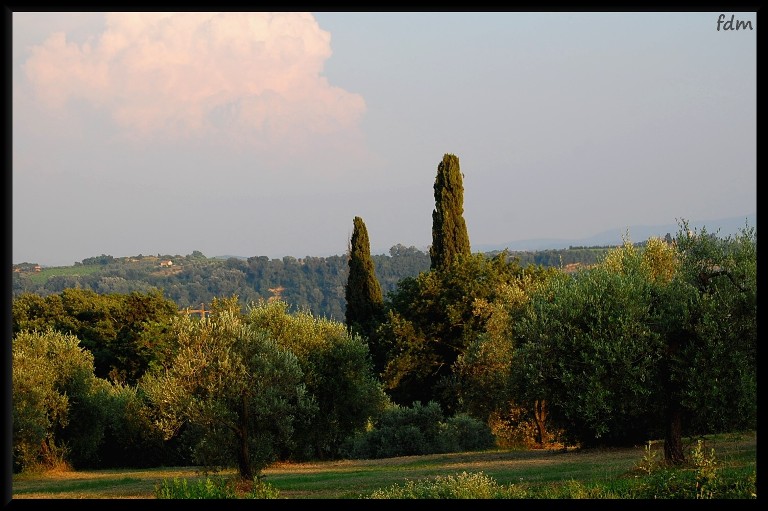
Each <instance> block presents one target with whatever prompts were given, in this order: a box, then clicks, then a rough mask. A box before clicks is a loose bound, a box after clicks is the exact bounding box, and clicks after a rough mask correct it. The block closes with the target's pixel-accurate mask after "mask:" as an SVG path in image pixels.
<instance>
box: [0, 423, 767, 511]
mask: <svg viewBox="0 0 768 511" xmlns="http://www.w3.org/2000/svg"><path fill="white" fill-rule="evenodd" d="M694 444H695V440H688V442H687V444H686V449H690V448H691V447H692V446H693V445H694ZM756 444H757V436H756V433H745V434H738V435H719V436H716V437H708V438H707V439H706V449H707V451H709V449H711V448H713V449H715V452H716V457H717V461H718V463H719V464H720V466H721V467H723V468H724V469H725V468H727V469H734V470H746V471H749V470H752V471H754V469H755V467H756V462H757V461H756V460H757V452H756ZM661 448H662V447H661V443H657V444H655V445H654V446H653V449H656V450H659V449H661ZM644 456H645V446H637V447H633V448H622V449H584V450H570V451H567V452H563V451H557V452H555V451H543V450H493V451H485V452H477V453H454V454H435V455H428V456H407V457H399V458H389V459H383V460H341V461H329V462H313V463H279V464H275V465H273V466H272V467H270V468H268V469H267V470H265V471H264V475H265V479H264V480H265V481H266V482H268V483H269V484H271V485H272V486H273V487H275V488H276V489H278V490H279V492H280V498H284V499H307V498H316V499H354V498H360V497H361V496H362V495H366V494H369V493H370V492H372V491H373V490H376V489H381V488H387V487H390V486H392V485H396V484H398V485H399V484H404V483H405V482H406V481H408V480H419V479H423V478H430V477H435V476H448V475H456V474H460V473H462V472H467V473H472V472H482V473H483V474H486V475H488V476H490V477H492V478H493V479H495V480H496V482H498V483H499V484H501V485H509V484H516V485H531V486H542V485H556V484H559V483H567V482H569V481H578V482H580V483H584V484H593V483H601V484H604V485H606V486H616V485H622V484H626V481H627V480H628V479H630V478H633V477H638V470H637V468H638V465H639V464H640V462H641V461H642V460H643V457H644ZM220 475H222V476H224V477H232V476H235V475H236V474H235V472H234V471H233V470H228V471H226V472H223V473H222V474H220ZM200 477H203V476H202V474H200V473H199V472H198V471H197V470H196V468H195V467H181V468H180V467H175V468H156V469H147V470H136V469H131V470H95V471H72V472H55V473H47V474H36V475H35V474H23V475H15V476H14V477H13V498H14V499H26V498H37V499H81V498H94V499H99V498H106V499H132V498H150V499H151V498H154V496H155V494H154V490H155V487H156V486H157V485H159V484H161V483H162V481H163V480H166V481H172V480H173V479H176V478H178V479H197V478H200Z"/></svg>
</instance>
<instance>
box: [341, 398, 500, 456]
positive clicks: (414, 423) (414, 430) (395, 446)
mask: <svg viewBox="0 0 768 511" xmlns="http://www.w3.org/2000/svg"><path fill="white" fill-rule="evenodd" d="M494 446H495V438H494V437H493V435H492V434H491V431H490V429H489V428H488V426H487V425H486V424H485V423H483V422H481V421H478V420H477V419H474V418H472V417H469V416H466V415H457V416H454V417H449V418H447V419H446V418H445V417H444V416H443V412H442V410H441V409H440V406H439V405H438V404H437V403H436V402H434V401H431V402H429V403H427V404H426V405H423V404H421V403H420V402H417V403H414V404H413V405H412V406H410V407H403V406H400V405H392V406H390V407H389V408H388V409H387V410H385V411H384V413H383V414H382V415H381V417H380V418H379V419H378V420H377V421H375V422H373V423H372V424H371V426H370V428H368V430H366V431H364V432H359V433H357V434H356V435H353V436H352V437H350V438H349V439H347V442H346V443H345V446H344V453H345V454H346V455H347V456H348V457H350V458H358V459H359V458H391V457H395V456H412V455H421V454H435V453H445V452H463V451H472V450H482V449H489V448H492V447H494Z"/></svg>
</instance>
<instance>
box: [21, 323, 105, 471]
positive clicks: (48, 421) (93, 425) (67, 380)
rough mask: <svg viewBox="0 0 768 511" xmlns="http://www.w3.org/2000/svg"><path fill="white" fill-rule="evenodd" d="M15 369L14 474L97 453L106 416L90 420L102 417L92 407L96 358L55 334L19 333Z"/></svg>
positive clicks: (65, 336) (75, 341)
mask: <svg viewBox="0 0 768 511" xmlns="http://www.w3.org/2000/svg"><path fill="white" fill-rule="evenodd" d="M11 369H12V373H13V374H12V379H13V389H12V395H13V400H12V401H13V465H14V471H17V472H18V471H23V470H35V469H38V468H39V467H54V466H57V465H61V464H63V463H68V461H69V460H70V459H71V456H73V455H74V457H75V458H76V459H78V461H81V460H87V459H88V457H89V455H93V453H94V451H95V449H96V448H97V446H98V443H99V441H100V439H101V435H103V423H102V422H101V420H103V417H93V416H92V415H94V414H98V413H99V412H98V408H96V407H94V406H93V405H94V404H95V402H96V401H97V400H98V399H99V393H100V388H99V386H98V385H97V381H96V378H95V377H94V375H93V356H92V355H91V354H90V353H89V352H88V351H86V350H84V349H83V348H82V347H81V346H80V343H79V340H78V339H77V338H76V337H75V336H73V335H68V334H62V333H59V332H55V331H53V330H47V331H44V332H27V331H23V332H19V333H17V334H16V335H15V336H14V338H13V346H12V362H11ZM89 415H91V417H89ZM68 444H70V445H73V447H74V448H71V447H70V445H68Z"/></svg>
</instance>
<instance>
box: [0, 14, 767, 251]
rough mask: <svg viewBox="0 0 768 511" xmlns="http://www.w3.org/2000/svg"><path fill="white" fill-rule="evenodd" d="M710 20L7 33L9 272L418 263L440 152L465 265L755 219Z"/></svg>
mask: <svg viewBox="0 0 768 511" xmlns="http://www.w3.org/2000/svg"><path fill="white" fill-rule="evenodd" d="M719 14H721V13H720V12H703V13H697V12H685V13H624V12H622V13H590V12H578V13H529V12H504V13H339V12H334V13H311V14H304V15H300V14H299V13H284V14H283V15H281V16H273V17H267V16H263V15H261V14H259V13H247V14H239V15H238V14H233V13H223V14H220V15H215V14H214V13H201V14H197V15H194V14H190V13H186V14H185V15H159V13H154V14H153V15H148V16H141V15H140V13H130V16H127V15H111V16H110V17H106V16H104V15H103V14H99V13H14V14H13V45H14V46H13V68H12V71H13V196H12V199H13V221H12V230H13V233H12V247H13V248H12V251H13V255H12V259H13V262H14V263H19V262H24V261H27V262H38V263H40V264H44V265H71V264H73V263H74V262H75V261H80V260H82V259H84V258H86V257H91V256H95V255H100V254H102V253H104V254H109V255H113V256H115V257H120V256H128V255H137V254H140V253H141V254H144V255H150V254H158V253H160V254H171V255H175V254H179V255H186V254H189V253H191V252H192V251H194V250H200V251H202V252H203V253H204V254H205V255H207V256H217V255H225V254H226V255H239V256H246V257H250V256H258V255H266V256H269V257H282V256H285V255H291V256H295V257H303V256H306V255H312V256H326V255H333V254H343V253H344V252H345V250H346V248H347V243H348V240H349V236H350V235H351V230H352V219H353V218H354V217H355V216H360V217H362V218H363V220H364V221H365V223H366V226H367V228H368V232H369V236H370V239H371V248H372V250H373V252H374V253H385V252H386V251H388V249H389V248H390V247H391V246H393V245H395V244H397V243H402V244H404V245H406V246H411V245H414V246H416V247H418V248H421V249H425V248H426V247H427V246H428V245H429V244H430V243H431V227H432V217H431V213H432V209H433V208H434V196H433V189H432V186H433V183H434V178H435V174H436V170H437V165H438V163H439V162H440V160H441V159H442V157H443V154H445V153H454V154H456V155H457V156H458V157H459V159H460V163H461V169H462V172H463V173H464V199H465V201H464V207H465V212H464V216H465V219H466V221H467V227H468V230H469V236H470V241H471V243H472V245H473V247H477V246H482V245H489V244H499V243H506V242H512V241H516V240H527V239H538V238H562V239H580V238H585V237H589V236H592V235H594V234H597V233H599V232H602V231H606V230H610V229H616V228H618V229H627V228H629V227H631V226H637V225H657V224H664V225H666V224H675V223H676V222H677V220H678V219H686V220H690V221H698V222H706V221H707V220H714V219H720V218H729V217H746V216H748V215H753V214H754V213H755V212H756V208H757V196H756V177H757V173H756V58H757V57H756V31H757V27H756V16H755V13H751V12H747V13H743V12H740V13H739V12H737V13H731V12H727V13H724V14H726V19H730V16H731V15H734V16H735V19H737V20H742V21H751V24H752V27H754V30H745V29H743V28H742V29H741V30H738V31H736V30H731V31H726V30H720V31H718V30H717V20H718V15H719ZM56 33H58V35H55V34H56ZM630 235H631V231H630ZM634 241H640V240H634ZM616 242H617V243H618V242H620V240H618V239H617V240H616Z"/></svg>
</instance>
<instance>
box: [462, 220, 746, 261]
mask: <svg viewBox="0 0 768 511" xmlns="http://www.w3.org/2000/svg"><path fill="white" fill-rule="evenodd" d="M747 224H748V225H749V226H750V227H756V226H757V214H756V213H752V214H751V215H747V216H744V217H733V218H722V219H719V220H709V221H703V222H688V226H689V227H690V228H691V229H695V230H700V229H701V228H702V227H706V228H707V232H710V233H715V232H717V234H718V236H720V237H725V236H731V235H735V234H737V233H738V232H739V230H740V229H742V228H744V227H745V226H746V225H747ZM679 229H680V227H679V226H678V225H677V224H666V225H634V226H630V227H628V228H624V229H618V228H617V229H611V230H609V231H604V232H601V233H599V234H595V235H594V236H591V237H589V238H580V239H546V238H539V239H529V240H518V241H509V242H506V243H497V244H486V245H476V246H473V247H472V250H473V251H480V252H491V251H494V250H504V249H505V248H508V249H509V250H512V251H516V250H559V249H566V248H568V247H600V246H613V245H621V244H622V243H623V236H624V235H625V234H627V232H629V238H630V241H632V242H633V243H638V242H642V241H647V240H648V238H651V237H660V238H663V237H664V236H665V235H666V234H667V233H669V234H671V235H672V236H675V235H676V234H677V231H678V230H679Z"/></svg>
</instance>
